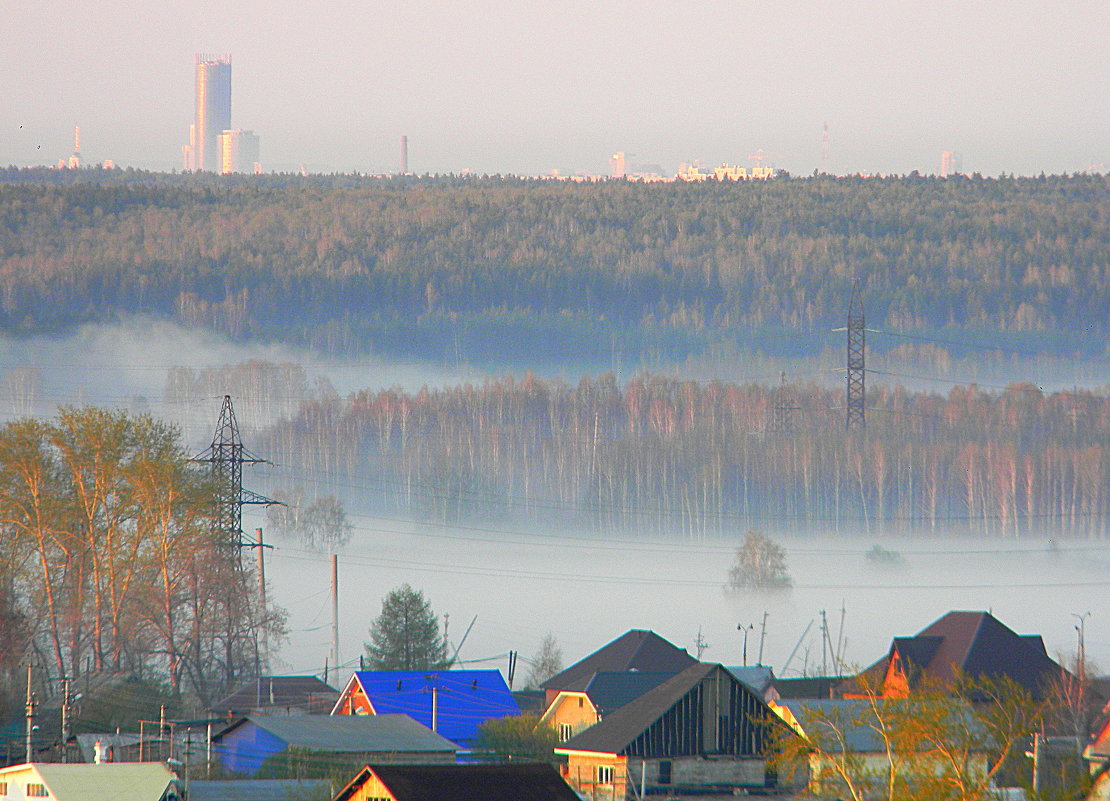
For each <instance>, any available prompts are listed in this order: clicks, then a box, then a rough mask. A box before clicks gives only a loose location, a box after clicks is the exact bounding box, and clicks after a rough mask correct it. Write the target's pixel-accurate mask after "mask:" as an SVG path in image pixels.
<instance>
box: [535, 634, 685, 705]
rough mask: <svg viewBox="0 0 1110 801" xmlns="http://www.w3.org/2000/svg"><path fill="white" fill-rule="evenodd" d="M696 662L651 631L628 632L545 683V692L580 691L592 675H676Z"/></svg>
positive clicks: (543, 685)
mask: <svg viewBox="0 0 1110 801" xmlns="http://www.w3.org/2000/svg"><path fill="white" fill-rule="evenodd" d="M694 664H697V660H696V659H694V657H692V656H690V654H688V653H686V651H685V650H684V649H682V648H679V647H678V646H677V645H674V644H673V643H671V642H668V641H667V640H665V639H663V638H662V637H660V636H659V635H658V634H656V633H655V632H654V631H648V630H646V629H632V630H630V631H627V632H625V633H624V634H622V635H621V636H620V637H617V639H615V640H613V641H612V642H610V643H609V644H607V645H604V646H602V647H601V648H599V649H598V650H596V651H594V652H593V653H592V654H590V655H589V656H586V657H584V658H583V659H580V660H579V661H577V662H575V663H574V664H573V665H571V666H570V667H568V668H567V669H566V670H564V671H562V672H561V673H556V674H555V675H554V676H552V677H551V678H549V679H548V680H547V681H545V682H544V683H543V684H542V685H540V686H541V687H543V688H544V689H545V690H584V689H586V684H587V683H588V682H589V681H590V679H591V678H592V677H593V675H594V674H595V673H598V672H599V671H610V670H621V671H627V670H639V671H658V672H670V673H677V672H678V671H680V670H685V669H686V668H688V667H690V665H694Z"/></svg>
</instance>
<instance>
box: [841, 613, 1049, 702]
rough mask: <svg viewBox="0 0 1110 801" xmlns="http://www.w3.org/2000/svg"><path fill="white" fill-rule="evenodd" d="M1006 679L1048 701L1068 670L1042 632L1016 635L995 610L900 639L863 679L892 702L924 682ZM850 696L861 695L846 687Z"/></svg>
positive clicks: (953, 617) (951, 616) (958, 616)
mask: <svg viewBox="0 0 1110 801" xmlns="http://www.w3.org/2000/svg"><path fill="white" fill-rule="evenodd" d="M961 675H962V676H966V677H967V678H969V679H979V678H987V677H992V678H1000V677H1005V678H1008V679H1010V680H1012V681H1014V682H1016V683H1017V684H1018V685H1019V686H1021V687H1023V688H1025V689H1026V690H1028V691H1029V693H1031V694H1032V695H1033V697H1034V698H1043V697H1044V695H1045V694H1046V693H1047V692H1049V690H1050V689H1051V687H1052V685H1053V683H1054V682H1058V681H1060V679H1061V677H1064V676H1066V675H1067V672H1066V671H1065V670H1064V669H1063V668H1062V667H1060V665H1058V664H1057V663H1056V662H1054V661H1053V660H1052V659H1051V658H1050V657H1049V655H1048V652H1047V651H1046V650H1045V647H1044V641H1043V640H1042V639H1041V637H1040V635H1039V634H1016V633H1015V632H1013V631H1012V630H1011V629H1009V628H1008V627H1007V626H1005V625H1004V624H1002V623H1001V622H999V620H998V619H997V618H995V617H994V615H992V614H991V613H990V612H965V611H954V612H949V613H948V614H946V615H944V616H943V617H941V618H940V619H939V620H936V621H934V622H933V623H931V624H930V625H928V626H926V627H925V628H924V629H922V630H921V631H919V632H918V633H917V634H915V635H914V636H912V637H895V638H894V640H893V641H892V642H891V644H890V649H889V650H888V651H887V653H886V655H885V656H884V657H883V658H882V659H880V660H879V661H878V662H876V663H875V664H873V665H871V666H870V667H869V668H867V669H866V670H864V671H863V673H862V674H861V676H862V678H864V679H865V680H867V682H868V683H870V684H873V685H875V686H877V687H879V688H881V689H880V694H881V695H882V696H883V697H887V698H900V697H904V696H905V695H906V694H907V693H908V692H909V691H910V689H912V688H913V687H914V686H916V685H917V684H919V683H931V682H932V683H939V684H941V685H946V684H951V683H952V682H953V681H955V680H956V678H957V677H958V676H961ZM841 692H842V694H843V695H844V697H846V698H851V697H853V696H855V695H856V694H857V693H856V692H855V691H854V687H853V686H852V685H849V684H848V683H845V684H844V685H842V686H841Z"/></svg>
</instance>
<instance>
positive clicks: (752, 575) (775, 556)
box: [728, 530, 794, 591]
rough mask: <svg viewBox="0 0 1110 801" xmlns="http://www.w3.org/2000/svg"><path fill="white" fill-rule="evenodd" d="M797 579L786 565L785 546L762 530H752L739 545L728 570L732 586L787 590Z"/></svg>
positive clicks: (761, 589) (733, 587)
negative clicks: (793, 577) (791, 574)
mask: <svg viewBox="0 0 1110 801" xmlns="http://www.w3.org/2000/svg"><path fill="white" fill-rule="evenodd" d="M793 583H794V582H793V581H792V580H791V578H790V572H789V571H788V570H787V567H786V550H785V549H784V548H783V547H782V546H781V545H779V544H778V543H776V542H775V541H774V540H772V539H771V538H770V537H768V536H767V535H766V534H764V533H763V532H761V531H755V530H751V531H748V533H747V534H745V535H744V541H743V542H742V543H741V544H740V547H739V548H737V549H736V559H735V561H733V563H732V567H731V568H730V569H729V571H728V585H729V587H730V588H731V589H733V590H759V591H773V590H788V589H790V587H791V585H792V584H793Z"/></svg>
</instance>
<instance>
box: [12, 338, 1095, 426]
mask: <svg viewBox="0 0 1110 801" xmlns="http://www.w3.org/2000/svg"><path fill="white" fill-rule="evenodd" d="M842 337H843V334H835V335H833V334H830V336H829V338H828V339H829V342H828V344H827V345H823V346H822V347H820V348H819V349H818V350H815V351H814V352H812V353H811V354H810V355H805V356H799V357H796V358H785V357H773V356H766V355H763V354H761V353H760V352H758V351H747V350H744V349H743V348H742V347H741V346H742V345H743V343H737V346H735V347H728V348H724V349H714V350H713V351H712V352H711V353H708V354H705V355H702V356H698V357H696V358H689V359H685V360H683V361H681V362H673V361H665V360H660V359H652V358H650V357H645V358H644V359H642V360H640V361H633V360H630V359H628V358H621V357H620V356H619V355H614V357H613V358H612V359H609V360H602V361H587V360H582V361H580V362H574V361H567V360H566V359H561V360H558V361H554V360H546V361H545V360H544V359H543V356H542V354H537V357H536V362H535V363H534V364H499V363H493V362H491V360H490V357H489V356H488V355H487V356H486V358H485V359H484V360H483V361H481V362H479V361H478V360H477V359H473V358H467V356H466V355H465V354H463V355H462V356H461V357H460V356H459V355H458V354H455V355H454V356H453V357H452V358H451V359H450V360H444V361H440V362H430V361H419V360H387V359H383V358H380V357H378V356H375V355H373V354H363V355H358V356H350V357H339V356H334V355H328V354H323V353H320V352H316V351H312V350H309V349H307V348H301V347H293V346H289V345H287V344H283V343H254V342H251V343H245V342H235V341H231V340H228V339H227V338H225V337H222V336H220V335H217V334H214V333H211V332H207V331H202V330H195V329H186V328H183V327H181V326H179V325H177V324H174V323H171V322H165V321H158V320H150V319H134V320H131V321H129V322H126V323H114V324H101V325H86V326H83V327H81V328H80V329H78V330H77V331H76V332H75V333H72V334H69V335H66V336H61V337H48V336H41V337H33V338H27V339H13V338H0V421H4V420H9V419H12V418H14V417H19V416H26V415H35V416H46V417H49V416H52V415H53V414H54V413H55V412H56V409H57V407H58V406H59V405H61V404H77V405H82V404H93V405H100V406H110V407H116V408H125V409H128V410H130V411H135V412H150V413H152V414H154V415H155V416H157V417H161V418H164V419H167V420H169V421H171V422H174V423H176V424H178V425H180V426H181V428H182V431H183V434H184V437H185V439H186V441H187V443H188V444H190V445H191V446H195V447H203V446H204V444H206V442H207V441H208V440H209V439H210V437H211V432H212V430H213V429H214V427H215V421H216V419H217V417H218V415H219V410H220V406H221V403H222V397H223V395H224V394H228V393H231V394H233V395H235V397H234V401H235V404H236V409H237V411H238V418H239V424H240V428H241V430H242V431H243V432H244V433H245V434H246V433H250V432H259V431H261V430H263V429H265V428H266V427H268V426H270V425H272V424H273V423H274V422H276V421H277V419H279V418H280V417H283V416H289V415H292V414H294V413H295V412H296V409H297V405H298V403H299V401H300V399H301V398H302V397H304V396H308V395H312V394H314V393H315V394H320V393H332V392H334V393H336V394H338V395H340V396H345V395H347V394H348V393H350V392H353V391H356V390H363V389H368V390H372V391H374V390H381V389H386V388H391V387H396V388H400V389H402V390H405V391H408V392H415V391H417V390H419V389H420V388H421V387H423V386H428V387H439V386H449V385H454V384H461V383H465V382H481V381H482V380H483V379H484V378H487V377H491V376H503V375H507V374H516V375H521V374H523V373H524V372H525V371H526V370H532V371H533V372H534V373H536V374H537V375H539V376H542V377H549V378H559V379H562V380H564V381H567V382H569V383H572V384H574V383H577V382H578V381H579V380H580V379H581V377H582V376H583V375H586V374H593V375H597V374H600V373H602V372H606V371H612V372H614V373H615V374H616V376H617V379H618V380H620V381H623V380H627V379H628V378H631V377H633V376H635V375H637V374H640V373H642V372H643V371H645V370H651V371H654V372H658V373H660V374H662V375H667V376H672V377H677V378H690V379H694V380H714V379H716V380H725V381H736V382H749V381H750V382H758V383H766V384H777V383H779V381H780V377H781V376H785V377H786V379H787V380H788V381H791V382H812V383H815V384H818V385H840V384H841V383H842V382H843V380H844V370H843V361H844V354H843V348H842V347H841V346H840V344H839V342H840V338H842ZM818 344H820V343H819V342H818ZM252 360H253V361H263V362H269V363H272V364H275V365H281V364H291V365H293V366H295V367H299V368H303V371H304V376H305V378H306V386H305V387H304V388H303V392H301V393H294V394H286V395H280V394H277V393H274V392H272V391H267V390H266V389H265V388H261V389H254V388H250V387H246V386H243V385H242V384H239V385H238V386H233V385H235V384H236V382H235V381H233V380H232V381H230V382H229V384H228V385H219V384H218V382H217V383H216V384H214V385H211V386H210V387H209V391H208V392H207V394H204V395H202V396H199V397H198V396H195V395H194V396H190V397H187V398H184V399H183V398H178V397H171V393H169V392H168V391H167V384H168V378H169V372H170V370H171V368H175V367H185V368H190V369H192V370H193V371H201V370H205V369H208V370H218V369H221V368H223V369H224V373H225V374H226V375H232V374H233V373H234V370H233V369H230V368H233V367H234V366H235V365H238V364H241V363H244V362H249V361H252ZM868 368H869V373H868V376H867V381H868V386H869V387H871V388H874V387H878V386H883V385H885V386H893V385H896V384H900V385H902V386H904V387H906V388H907V389H911V390H921V391H930V392H935V393H939V394H945V393H947V392H948V391H949V390H950V389H951V387H952V386H954V385H957V384H962V383H968V382H976V383H978V385H979V386H980V387H983V388H985V389H987V390H990V391H1001V390H1002V389H1004V387H1005V386H1006V385H1007V384H1009V383H1012V382H1028V383H1030V384H1033V385H1035V386H1039V387H1041V388H1042V389H1044V390H1045V391H1053V390H1059V389H1069V388H1072V387H1086V388H1096V387H1097V388H1105V387H1107V386H1110V362H1108V361H1106V360H1099V361H1079V360H1069V359H1061V358H1054V357H1043V356H1014V355H1010V356H1005V355H1002V354H998V353H995V354H989V355H988V354H983V355H981V356H969V357H964V358H957V359H952V358H948V357H947V356H946V355H945V354H943V353H942V352H938V351H936V349H930V348H926V349H925V350H924V351H922V350H920V349H918V350H907V349H905V348H903V349H896V350H893V351H885V352H879V351H876V352H873V353H872V354H871V356H870V360H869V362H868Z"/></svg>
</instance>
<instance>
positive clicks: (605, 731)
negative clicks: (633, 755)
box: [558, 662, 737, 754]
mask: <svg viewBox="0 0 1110 801" xmlns="http://www.w3.org/2000/svg"><path fill="white" fill-rule="evenodd" d="M718 669H720V670H721V671H722V672H724V673H726V674H727V675H729V677H730V678H731V677H732V674H730V673H728V671H725V670H724V668H722V667H721V666H720V665H712V664H705V663H700V662H695V663H694V664H693V665H691V666H690V667H688V668H686V670H684V671H682V672H681V673H678V674H676V675H674V676H672V677H671V678H669V679H667V681H665V682H663V683H662V684H660V685H659V686H657V687H655V688H654V689H651V690H648V691H647V692H646V693H644V694H643V695H641V696H640V697H639V698H637V699H636V700H635V701H632V702H631V703H628V704H625V705H624V706H622V707H621V708H620V709H617V710H614V711H613V713H612V714H610V715H609V716H608V717H605V718H603V719H602V720H601V721H600V722H598V723H595V724H594V725H593V726H590V728H588V729H586V730H585V731H583V732H580V733H579V734H577V735H575V736H574V737H571V738H570V739H569V740H567V741H566V742H565V743H563V744H562V745H560V746H559V749H558V750H560V751H561V750H563V749H566V750H568V751H599V752H601V753H605V754H616V753H620V751H621V749H623V748H625V747H626V746H627V745H628V744H629V743H631V742H632V741H633V740H635V739H636V738H637V737H638V736H639V735H640V732H642V731H643V730H644V729H646V728H647V727H648V726H650V725H651V724H652V723H654V722H655V721H656V720H658V719H659V718H661V717H662V716H663V715H664V714H665V713H666V712H667V711H668V710H669V709H670V708H671V707H672V706H674V705H675V704H676V703H677V702H678V701H679V700H680V699H681V698H682V697H683V696H684V695H686V693H688V692H690V690H691V689H693V688H694V687H695V686H697V683H698V682H699V681H701V680H702V679H704V678H705V677H706V676H708V675H709V674H710V673H712V672H713V671H714V670H718ZM732 680H733V681H737V680H736V679H735V678H733V679H732Z"/></svg>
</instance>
